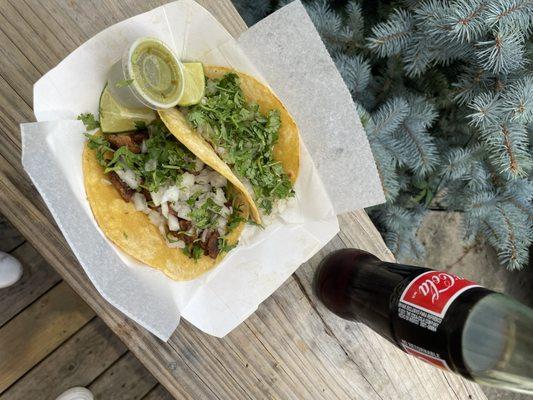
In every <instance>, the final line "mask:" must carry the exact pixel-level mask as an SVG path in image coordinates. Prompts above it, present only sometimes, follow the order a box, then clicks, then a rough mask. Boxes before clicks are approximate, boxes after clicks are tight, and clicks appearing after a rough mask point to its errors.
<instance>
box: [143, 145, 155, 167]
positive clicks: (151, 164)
mask: <svg viewBox="0 0 533 400" xmlns="http://www.w3.org/2000/svg"><path fill="white" fill-rule="evenodd" d="M143 143H144V142H143ZM156 168H157V160H156V159H155V158H152V159H151V160H148V161H146V164H144V170H145V171H147V172H150V171H155V169H156Z"/></svg>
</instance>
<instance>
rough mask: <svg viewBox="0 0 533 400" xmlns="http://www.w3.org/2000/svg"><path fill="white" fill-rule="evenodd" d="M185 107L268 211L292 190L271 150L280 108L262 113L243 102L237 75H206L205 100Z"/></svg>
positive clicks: (194, 122) (255, 106)
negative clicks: (216, 77)
mask: <svg viewBox="0 0 533 400" xmlns="http://www.w3.org/2000/svg"><path fill="white" fill-rule="evenodd" d="M186 110H187V118H188V120H189V122H190V123H191V124H192V126H193V127H194V128H200V130H201V131H202V132H204V136H206V138H207V139H208V140H209V141H210V142H211V143H212V144H213V146H214V147H215V148H219V147H221V148H223V149H225V152H224V153H223V154H220V156H221V157H222V158H223V159H224V161H226V162H227V163H228V164H230V165H233V166H234V169H235V171H236V172H237V174H238V175H240V176H241V177H244V178H247V179H248V180H249V181H250V183H251V185H252V188H253V191H254V194H255V196H256V198H257V202H258V204H259V206H260V207H261V208H262V209H263V210H264V211H265V212H266V213H267V214H268V213H270V212H271V211H272V206H273V202H274V201H275V200H276V199H284V198H287V197H289V196H292V195H293V194H294V191H293V189H292V184H291V182H290V180H289V178H288V176H287V175H286V174H285V172H284V170H283V167H282V166H281V164H280V163H278V162H276V161H275V160H274V156H273V151H272V150H273V146H274V145H275V144H276V143H277V141H278V138H279V129H280V126H281V121H280V116H279V112H278V111H277V110H271V111H269V112H268V113H267V114H266V115H263V114H262V113H261V112H260V111H259V106H258V105H257V104H255V103H248V102H246V101H245V99H244V95H243V93H242V90H241V88H240V86H239V77H238V75H236V74H234V73H229V74H226V75H224V77H222V78H221V79H208V80H207V86H206V101H203V102H201V103H200V104H197V105H195V106H192V107H189V108H187V109H186Z"/></svg>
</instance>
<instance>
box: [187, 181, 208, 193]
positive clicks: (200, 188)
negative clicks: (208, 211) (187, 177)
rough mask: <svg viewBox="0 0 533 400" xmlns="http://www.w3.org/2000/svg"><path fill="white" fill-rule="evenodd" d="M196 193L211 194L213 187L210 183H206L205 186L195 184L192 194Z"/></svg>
mask: <svg viewBox="0 0 533 400" xmlns="http://www.w3.org/2000/svg"><path fill="white" fill-rule="evenodd" d="M196 192H200V193H202V194H206V193H209V192H211V185H210V184H208V183H206V184H205V185H199V184H195V185H194V186H193V187H192V190H191V193H196Z"/></svg>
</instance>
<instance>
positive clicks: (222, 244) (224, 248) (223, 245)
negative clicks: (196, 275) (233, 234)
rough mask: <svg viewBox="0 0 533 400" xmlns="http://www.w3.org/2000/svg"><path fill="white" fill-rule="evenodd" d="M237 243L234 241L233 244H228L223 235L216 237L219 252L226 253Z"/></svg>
mask: <svg viewBox="0 0 533 400" xmlns="http://www.w3.org/2000/svg"><path fill="white" fill-rule="evenodd" d="M238 244H239V242H236V243H234V244H228V242H227V240H226V238H225V237H220V238H218V243H217V246H218V249H219V250H220V251H221V252H224V253H227V252H229V251H230V250H233V249H234V248H235V247H237V245H238Z"/></svg>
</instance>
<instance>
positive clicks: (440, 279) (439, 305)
mask: <svg viewBox="0 0 533 400" xmlns="http://www.w3.org/2000/svg"><path fill="white" fill-rule="evenodd" d="M476 286H478V285H477V284H476V283H474V282H472V281H469V280H467V279H463V278H460V277H458V276H457V275H452V274H448V273H446V272H440V271H427V272H424V273H423V274H420V275H418V276H417V277H416V278H414V279H413V280H412V281H411V283H410V284H409V285H408V286H407V287H406V288H405V290H404V292H403V294H402V296H401V298H400V301H402V302H404V303H407V304H410V305H412V306H414V307H416V308H419V309H421V310H424V311H427V312H430V313H432V314H434V315H437V316H440V317H442V316H443V315H444V313H445V312H446V309H447V308H448V305H449V304H450V303H451V302H452V301H453V300H454V298H456V297H457V296H458V295H459V294H461V293H462V292H463V291H464V290H466V289H467V288H471V287H476Z"/></svg>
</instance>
